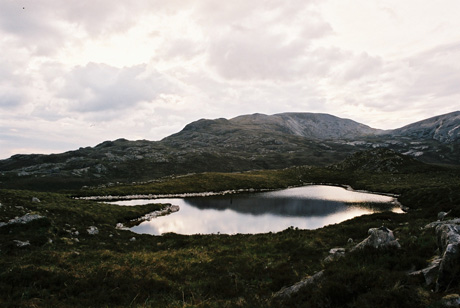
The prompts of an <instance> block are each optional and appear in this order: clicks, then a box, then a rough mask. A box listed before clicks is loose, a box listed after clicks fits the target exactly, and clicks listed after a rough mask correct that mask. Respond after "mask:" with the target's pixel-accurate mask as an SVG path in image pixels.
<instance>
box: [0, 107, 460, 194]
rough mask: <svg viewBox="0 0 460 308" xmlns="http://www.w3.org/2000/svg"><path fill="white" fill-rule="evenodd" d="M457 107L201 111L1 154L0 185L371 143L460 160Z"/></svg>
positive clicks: (173, 170)
mask: <svg viewBox="0 0 460 308" xmlns="http://www.w3.org/2000/svg"><path fill="white" fill-rule="evenodd" d="M459 115H460V112H454V113H450V114H446V115H441V116H438V117H434V118H431V119H427V120H423V121H420V122H417V123H414V124H411V125H408V126H405V127H402V128H400V129H396V130H392V131H383V130H378V129H374V128H371V127H369V126H366V125H364V124H360V123H357V122H355V121H352V120H349V119H342V118H338V117H335V116H332V115H328V114H315V113H281V114H275V115H271V116H270V115H263V114H253V115H244V116H239V117H236V118H233V119H230V120H227V119H216V120H207V119H202V120H198V121H195V122H193V123H190V124H188V125H186V126H185V127H184V129H183V130H181V131H180V132H178V133H176V134H173V135H171V136H169V137H166V138H164V139H163V140H161V141H148V140H138V141H129V140H125V139H118V140H115V141H106V142H103V143H101V144H99V145H97V146H95V147H87V148H80V149H78V150H75V151H69V152H65V153H61V154H52V155H38V154H36V155H14V156H12V157H10V158H9V159H5V160H0V185H1V187H5V188H6V187H10V188H18V187H22V188H31V189H43V190H56V189H61V188H73V189H75V188H80V187H82V186H84V185H99V184H104V185H112V184H113V183H116V182H123V183H129V182H142V181H151V180H155V179H158V178H161V177H164V176H170V175H182V174H187V173H198V172H210V171H218V172H233V171H245V170H254V169H281V168H286V167H291V166H299V165H310V166H326V165H330V164H337V163H339V162H340V161H342V160H344V159H345V158H346V157H348V156H349V155H350V154H352V153H355V152H358V151H363V150H369V149H389V150H393V151H395V152H397V153H401V154H404V155H407V156H410V157H414V158H416V159H417V160H420V161H423V162H427V163H436V164H456V165H460V138H459V134H460V129H458V128H459V127H460V116H459Z"/></svg>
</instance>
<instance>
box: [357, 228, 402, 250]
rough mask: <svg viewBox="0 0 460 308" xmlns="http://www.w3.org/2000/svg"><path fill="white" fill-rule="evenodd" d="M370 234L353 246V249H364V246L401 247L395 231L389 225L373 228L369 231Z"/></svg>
mask: <svg viewBox="0 0 460 308" xmlns="http://www.w3.org/2000/svg"><path fill="white" fill-rule="evenodd" d="M368 234H369V236H368V237H367V238H366V239H365V240H363V241H362V242H361V243H359V244H358V245H356V246H355V247H353V249H352V251H354V250H357V249H363V248H364V247H374V248H378V249H379V248H387V247H396V248H401V245H400V244H399V242H398V240H397V239H396V238H395V236H394V234H393V231H391V230H390V229H388V228H387V227H384V226H382V227H380V228H371V229H369V231H368Z"/></svg>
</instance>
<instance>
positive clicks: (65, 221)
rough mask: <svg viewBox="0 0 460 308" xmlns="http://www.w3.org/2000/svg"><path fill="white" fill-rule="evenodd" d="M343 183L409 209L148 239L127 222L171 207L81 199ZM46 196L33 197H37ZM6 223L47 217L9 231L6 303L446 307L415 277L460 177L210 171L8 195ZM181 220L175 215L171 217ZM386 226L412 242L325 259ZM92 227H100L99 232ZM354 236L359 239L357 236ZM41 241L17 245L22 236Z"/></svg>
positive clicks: (0, 254)
mask: <svg viewBox="0 0 460 308" xmlns="http://www.w3.org/2000/svg"><path fill="white" fill-rule="evenodd" d="M303 183H334V184H346V185H351V186H352V187H353V188H355V189H367V190H371V191H379V192H387V193H396V194H399V195H400V197H399V200H400V201H401V202H402V203H403V204H404V205H405V206H408V207H409V208H411V211H409V212H408V213H406V214H396V213H379V214H373V215H366V216H361V217H357V218H355V219H352V220H348V221H345V222H343V223H341V224H337V225H330V226H326V227H324V228H321V229H318V230H298V229H294V228H290V229H287V230H284V231H282V232H279V233H266V234H254V235H242V234H236V235H193V236H184V235H178V234H172V233H171V234H164V235H162V236H150V235H139V234H134V233H131V232H130V231H127V230H119V229H116V228H115V226H116V224H117V223H119V222H126V221H129V220H130V219H133V218H135V217H139V216H142V215H144V214H146V213H148V212H151V211H153V210H156V209H158V208H159V207H161V205H153V204H149V205H145V206H135V207H118V206H114V205H110V204H104V203H97V202H90V201H84V200H75V199H72V198H70V194H71V195H73V196H75V195H106V194H111V195H125V194H139V193H153V194H154V193H182V192H202V191H222V190H228V189H249V188H255V189H263V188H273V189H274V188H282V187H287V186H294V185H301V184H303ZM34 197H35V198H38V199H39V200H40V202H32V198H34ZM0 203H1V206H0V222H8V221H9V220H10V219H13V218H15V217H21V216H23V215H25V214H26V213H31V214H39V215H40V216H43V217H44V218H41V219H37V220H34V221H32V222H30V223H27V224H10V225H6V226H2V227H0V239H1V241H0V306H1V307H438V306H439V305H440V299H441V298H442V296H444V295H446V294H450V293H458V292H459V290H460V289H459V288H460V284H459V282H458V281H453V282H452V283H451V285H450V287H449V289H448V290H443V292H441V293H435V292H432V290H431V287H427V286H426V285H425V284H424V282H423V281H421V280H420V279H419V278H417V277H412V276H409V275H407V273H408V272H410V271H414V270H418V269H422V268H424V267H425V266H427V264H428V262H429V260H430V258H432V257H433V256H434V255H435V254H436V253H437V251H436V249H437V247H436V241H435V238H434V233H433V230H426V229H424V228H423V227H424V226H425V225H426V224H427V223H429V222H431V221H434V220H436V219H437V218H436V214H437V213H438V212H439V211H449V210H451V213H450V214H449V215H451V216H452V217H454V216H456V217H460V173H459V172H458V170H456V169H452V168H451V169H448V168H434V167H430V168H426V169H423V168H420V170H415V171H414V170H411V171H410V172H407V173H404V172H398V173H370V172H368V173H366V172H346V173H345V172H343V171H339V170H335V169H331V168H328V169H326V168H310V167H296V168H291V169H285V170H273V171H257V172H247V173H230V174H226V173H205V174H195V175H190V176H184V177H176V178H168V179H164V180H162V181H156V182H152V183H148V184H142V185H140V184H137V185H125V186H122V185H118V186H114V187H109V188H104V189H86V190H81V191H73V192H68V193H66V194H64V193H60V194H58V193H47V192H38V191H26V190H3V189H2V190H0ZM172 215H174V214H172ZM382 225H385V226H386V227H388V228H390V229H392V230H393V231H394V233H395V235H396V237H397V238H398V240H399V242H400V244H401V247H402V248H401V249H390V250H383V251H377V250H372V249H367V250H363V251H356V252H352V253H349V254H348V255H347V256H346V257H345V258H342V259H340V260H338V261H336V262H332V263H327V264H326V263H324V262H323V260H324V258H325V257H326V256H327V255H328V251H329V249H331V248H334V247H344V248H351V247H352V246H353V245H354V244H356V243H357V242H359V241H361V240H363V239H364V238H366V237H367V230H368V229H369V228H372V227H380V226H382ZM90 226H95V227H97V229H98V231H99V233H98V234H94V235H91V234H89V233H88V231H87V230H88V229H89V227H90ZM349 239H352V240H353V243H351V241H349ZM17 241H21V242H27V241H28V242H29V243H30V245H26V246H23V247H18V245H17V244H18V242H17ZM323 269H324V270H325V272H324V273H325V274H324V277H325V279H323V280H322V282H321V283H319V284H318V285H316V286H313V287H309V288H306V289H304V290H302V291H301V292H300V293H299V294H297V295H296V296H294V297H293V298H291V299H289V300H286V301H275V300H273V298H272V295H273V294H274V293H275V292H277V291H278V290H280V289H281V288H282V287H283V286H289V285H292V284H294V283H295V282H297V281H299V280H301V279H302V278H304V277H305V276H308V275H312V274H314V273H315V272H317V271H319V270H323Z"/></svg>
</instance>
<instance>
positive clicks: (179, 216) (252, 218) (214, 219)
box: [131, 202, 372, 235]
mask: <svg viewBox="0 0 460 308" xmlns="http://www.w3.org/2000/svg"><path fill="white" fill-rule="evenodd" d="M180 203H181V204H179V206H180V207H181V210H180V211H179V212H177V213H173V214H171V215H168V216H163V217H159V218H156V219H153V220H151V221H146V222H143V223H142V224H141V225H139V226H137V227H134V228H132V229H131V230H132V231H134V232H136V233H148V234H154V235H160V234H163V233H167V232H174V233H179V234H199V233H201V234H210V233H219V232H220V233H223V234H235V233H264V232H278V231H282V230H285V229H287V228H289V227H291V226H294V227H297V228H300V229H316V228H320V227H323V226H325V225H328V224H334V223H339V222H342V221H344V220H347V219H351V218H353V217H356V216H359V215H364V214H370V213H372V211H371V210H366V209H363V208H354V207H352V208H348V209H347V210H343V211H340V212H337V213H334V214H330V215H326V216H312V217H302V216H300V217H293V216H278V215H272V214H263V215H251V214H242V213H238V212H236V211H232V210H228V209H227V210H225V211H218V210H212V209H207V210H200V209H197V208H194V207H191V206H189V205H187V203H186V202H180ZM176 204H177V203H176Z"/></svg>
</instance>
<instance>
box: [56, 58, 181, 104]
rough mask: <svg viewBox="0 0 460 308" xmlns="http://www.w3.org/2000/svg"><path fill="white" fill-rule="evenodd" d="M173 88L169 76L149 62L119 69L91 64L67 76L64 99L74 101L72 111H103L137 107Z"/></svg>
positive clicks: (80, 67) (78, 68) (64, 85)
mask: <svg viewBox="0 0 460 308" xmlns="http://www.w3.org/2000/svg"><path fill="white" fill-rule="evenodd" d="M172 89H173V85H172V83H171V82H170V81H169V80H168V78H167V77H165V76H163V75H162V74H160V73H158V72H155V71H153V72H149V71H147V65H145V64H144V65H136V66H132V67H125V68H121V69H120V68H116V67H112V66H109V65H106V64H101V63H88V64H87V65H86V66H78V67H75V68H73V69H72V70H71V71H70V72H68V73H67V74H66V76H65V77H64V83H63V87H62V88H61V89H60V90H59V92H58V93H59V96H60V97H61V98H64V99H67V100H69V101H71V102H72V103H71V108H70V109H71V110H73V111H78V112H102V111H107V110H124V109H127V108H135V107H136V105H137V104H138V103H140V102H142V101H152V100H154V99H155V98H156V97H158V96H159V95H160V94H162V93H169V92H171V91H172Z"/></svg>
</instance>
